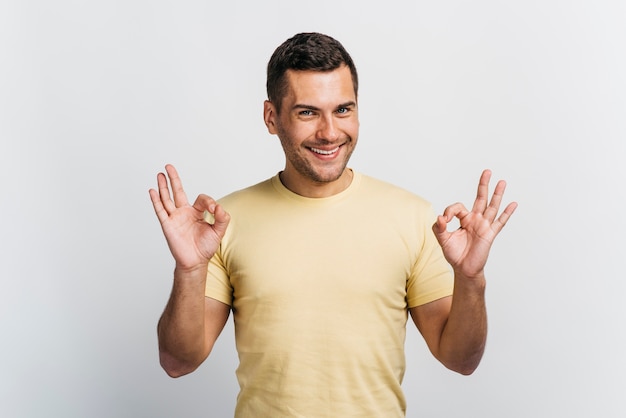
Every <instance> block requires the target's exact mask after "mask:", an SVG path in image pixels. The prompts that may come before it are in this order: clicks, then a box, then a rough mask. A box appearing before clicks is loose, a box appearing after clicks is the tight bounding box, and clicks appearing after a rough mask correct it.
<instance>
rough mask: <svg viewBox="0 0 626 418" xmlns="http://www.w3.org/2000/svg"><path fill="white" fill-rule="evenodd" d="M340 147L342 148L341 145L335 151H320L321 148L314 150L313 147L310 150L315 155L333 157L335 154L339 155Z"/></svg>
mask: <svg viewBox="0 0 626 418" xmlns="http://www.w3.org/2000/svg"><path fill="white" fill-rule="evenodd" d="M340 147H341V145H340V146H337V147H335V148H333V149H328V150H326V149H320V148H313V147H309V149H310V150H311V151H313V152H314V153H316V154H319V155H333V154H335V153H337V152H338V151H339V148H340Z"/></svg>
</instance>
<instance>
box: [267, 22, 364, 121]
mask: <svg viewBox="0 0 626 418" xmlns="http://www.w3.org/2000/svg"><path fill="white" fill-rule="evenodd" d="M342 65H346V66H347V67H348V68H349V69H350V73H351V75H352V85H353V87H354V96H355V97H356V96H357V92H358V87H359V80H358V75H357V71H356V67H355V65H354V62H353V61H352V58H351V57H350V54H348V52H347V51H346V50H345V48H344V47H343V46H342V45H341V44H340V43H339V41H337V40H335V39H333V38H331V37H330V36H328V35H323V34H321V33H315V32H312V33H299V34H297V35H295V36H293V37H292V38H289V39H287V40H286V41H285V42H283V43H282V44H281V45H280V46H279V47H278V48H276V50H275V51H274V54H272V57H271V58H270V61H269V63H268V65H267V97H268V99H269V101H270V102H272V103H273V104H274V106H275V107H276V110H277V111H278V112H280V108H281V104H282V99H283V97H284V96H285V94H286V91H287V77H286V74H287V71H288V70H294V71H307V70H308V71H320V72H328V71H332V70H336V69H337V68H339V67H341V66H342Z"/></svg>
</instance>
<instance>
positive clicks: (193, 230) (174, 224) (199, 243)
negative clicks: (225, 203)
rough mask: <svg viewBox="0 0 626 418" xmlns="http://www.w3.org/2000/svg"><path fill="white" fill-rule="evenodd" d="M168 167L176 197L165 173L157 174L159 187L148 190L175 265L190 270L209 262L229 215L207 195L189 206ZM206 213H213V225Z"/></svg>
mask: <svg viewBox="0 0 626 418" xmlns="http://www.w3.org/2000/svg"><path fill="white" fill-rule="evenodd" d="M165 170H166V172H167V176H168V177H169V183H170V184H171V188H172V193H173V200H172V196H171V195H170V188H169V186H168V179H167V177H166V175H165V174H163V173H159V174H158V175H157V183H158V189H159V190H158V191H156V190H154V189H150V191H149V193H150V198H151V200H152V205H153V206H154V211H155V213H156V215H157V218H159V222H160V223H161V228H162V229H163V234H164V235H165V239H166V240H167V244H168V246H169V248H170V251H171V252H172V255H173V256H174V260H175V261H176V267H177V269H182V270H187V269H189V270H191V269H194V268H197V267H201V266H203V265H206V264H208V262H209V260H210V259H211V257H213V254H215V252H216V251H217V249H218V247H219V245H220V242H221V240H222V238H223V237H224V234H225V232H226V227H227V226H228V222H229V221H230V215H229V214H228V213H227V212H226V211H225V210H224V209H223V208H222V207H221V206H220V205H218V204H217V203H216V202H215V200H213V199H212V198H211V197H209V196H207V195H204V194H201V195H199V196H198V197H197V198H196V201H195V202H194V204H193V205H190V204H189V202H188V201H187V196H186V194H185V191H184V190H183V185H182V183H181V181H180V177H178V172H177V171H176V169H175V168H174V166H172V165H169V164H168V165H166V166H165ZM206 212H209V213H210V214H211V215H213V217H214V219H215V221H214V222H213V223H212V224H211V223H208V222H207V221H206V220H205V213H206Z"/></svg>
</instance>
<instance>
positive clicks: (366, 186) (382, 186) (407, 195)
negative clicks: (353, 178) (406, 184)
mask: <svg viewBox="0 0 626 418" xmlns="http://www.w3.org/2000/svg"><path fill="white" fill-rule="evenodd" d="M359 175H360V177H361V185H360V189H361V192H362V193H364V194H365V195H367V196H370V197H371V198H373V199H376V200H378V201H379V202H380V203H381V204H382V203H384V202H388V203H390V204H392V205H402V206H407V205H408V206H411V207H413V208H422V209H426V210H430V209H431V203H430V202H429V201H428V200H426V199H425V198H423V197H422V196H420V195H418V194H416V193H414V192H412V191H410V190H407V189H404V188H402V187H400V186H397V185H395V184H392V183H390V182H387V181H385V180H381V179H378V178H374V177H371V176H368V175H365V174H359Z"/></svg>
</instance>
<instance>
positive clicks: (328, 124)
mask: <svg viewBox="0 0 626 418" xmlns="http://www.w3.org/2000/svg"><path fill="white" fill-rule="evenodd" d="M316 137H317V139H324V140H326V141H328V142H335V141H336V140H337V139H338V138H339V129H338V127H337V121H336V120H335V119H334V118H333V116H332V115H324V116H323V117H321V118H320V120H319V124H318V127H317V135H316Z"/></svg>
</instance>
